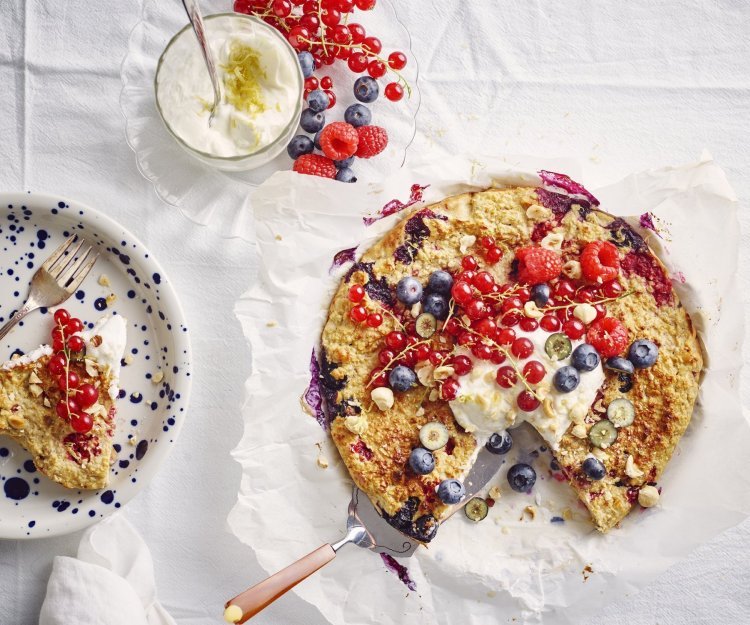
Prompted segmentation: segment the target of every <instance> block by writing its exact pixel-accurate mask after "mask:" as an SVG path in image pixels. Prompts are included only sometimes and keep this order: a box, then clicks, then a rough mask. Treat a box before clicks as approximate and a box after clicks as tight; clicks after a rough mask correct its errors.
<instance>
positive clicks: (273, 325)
mask: <svg viewBox="0 0 750 625" xmlns="http://www.w3.org/2000/svg"><path fill="white" fill-rule="evenodd" d="M277 325H279V322H278V321H273V320H272V321H268V322H267V323H266V327H267V328H275V327H276V326H277Z"/></svg>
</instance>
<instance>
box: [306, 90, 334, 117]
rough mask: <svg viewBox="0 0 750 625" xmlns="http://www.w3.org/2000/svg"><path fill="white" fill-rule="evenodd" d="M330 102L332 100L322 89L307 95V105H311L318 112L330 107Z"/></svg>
mask: <svg viewBox="0 0 750 625" xmlns="http://www.w3.org/2000/svg"><path fill="white" fill-rule="evenodd" d="M329 103H330V100H329V99H328V96H327V95H326V92H325V91H323V90H322V89H316V90H315V91H311V92H310V95H309V96H307V106H309V107H310V108H311V109H312V110H313V111H315V112H316V113H320V112H321V111H325V110H326V109H327V108H328V104H329Z"/></svg>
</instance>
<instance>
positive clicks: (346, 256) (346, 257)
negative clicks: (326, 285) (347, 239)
mask: <svg viewBox="0 0 750 625" xmlns="http://www.w3.org/2000/svg"><path fill="white" fill-rule="evenodd" d="M356 251H357V246H356V245H355V246H354V247H348V248H346V249H345V250H340V251H338V252H336V254H335V255H334V257H333V262H332V263H331V267H330V269H329V270H328V273H333V272H334V270H336V269H338V268H339V267H342V266H344V265H346V264H347V263H353V262H354V254H355V252H356Z"/></svg>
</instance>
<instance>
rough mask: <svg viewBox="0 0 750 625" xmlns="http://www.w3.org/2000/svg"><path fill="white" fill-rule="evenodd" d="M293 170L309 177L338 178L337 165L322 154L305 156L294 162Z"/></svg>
mask: <svg viewBox="0 0 750 625" xmlns="http://www.w3.org/2000/svg"><path fill="white" fill-rule="evenodd" d="M292 169H293V170H294V171H296V172H297V173H298V174H307V175H308V176H321V177H323V178H335V177H336V165H334V164H333V161H332V160H331V159H330V158H326V157H325V156H321V155H320V154H303V155H302V156H300V157H299V158H298V159H297V160H296V161H294V167H292Z"/></svg>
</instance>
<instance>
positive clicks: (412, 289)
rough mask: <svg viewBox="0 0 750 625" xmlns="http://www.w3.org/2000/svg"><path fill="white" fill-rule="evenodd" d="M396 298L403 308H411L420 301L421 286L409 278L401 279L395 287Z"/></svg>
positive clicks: (414, 279) (415, 280)
mask: <svg viewBox="0 0 750 625" xmlns="http://www.w3.org/2000/svg"><path fill="white" fill-rule="evenodd" d="M396 297H397V298H398V301H399V302H401V303H402V304H403V305H404V306H413V305H414V304H416V303H417V302H418V301H419V300H421V299H422V285H421V284H420V283H419V280H417V279H416V278H412V277H411V276H406V277H405V278H401V280H399V281H398V284H397V285H396Z"/></svg>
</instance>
